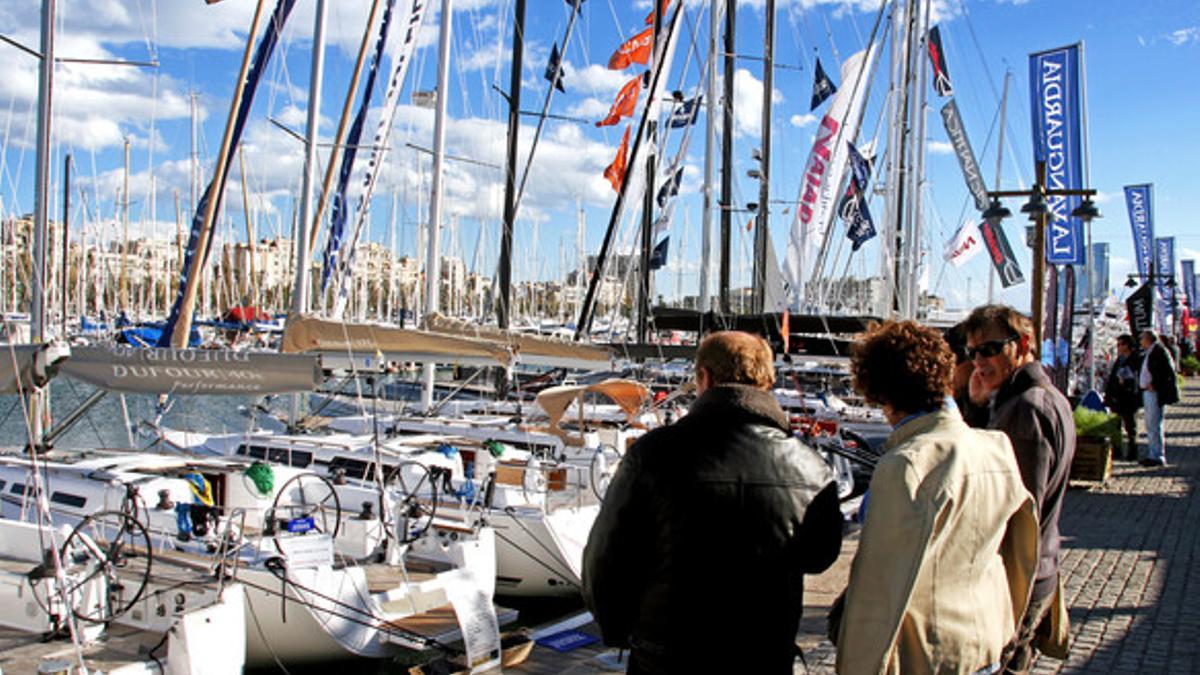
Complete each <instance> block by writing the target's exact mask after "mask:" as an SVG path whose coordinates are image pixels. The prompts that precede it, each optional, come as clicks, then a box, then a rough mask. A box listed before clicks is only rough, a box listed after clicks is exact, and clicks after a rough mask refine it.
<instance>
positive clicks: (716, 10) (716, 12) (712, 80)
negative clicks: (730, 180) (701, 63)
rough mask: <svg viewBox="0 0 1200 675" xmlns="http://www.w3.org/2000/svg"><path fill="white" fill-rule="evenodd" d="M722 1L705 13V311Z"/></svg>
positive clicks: (702, 280) (702, 249)
mask: <svg viewBox="0 0 1200 675" xmlns="http://www.w3.org/2000/svg"><path fill="white" fill-rule="evenodd" d="M723 7H724V5H723V4H722V0H712V5H711V7H709V10H708V64H709V65H708V70H707V73H708V74H707V76H706V77H705V80H704V90H705V91H704V96H705V97H706V100H705V102H704V105H705V108H704V110H705V124H704V203H703V207H702V211H701V214H700V232H701V235H700V307H699V310H700V311H701V312H707V311H709V309H711V307H710V306H709V305H711V304H712V302H711V298H710V297H709V277H710V276H711V273H710V270H709V267H710V266H711V265H712V202H713V167H714V162H713V145H714V142H715V140H716V134H717V127H716V124H715V123H714V120H716V118H717V50H718V49H719V47H718V46H717V34H718V32H719V31H720V21H721V9H722V8H723Z"/></svg>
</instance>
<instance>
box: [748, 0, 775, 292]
mask: <svg viewBox="0 0 1200 675" xmlns="http://www.w3.org/2000/svg"><path fill="white" fill-rule="evenodd" d="M766 14H767V16H766V19H767V21H766V27H765V30H764V34H763V40H764V46H763V100H762V129H761V131H760V135H761V138H762V140H761V143H762V148H761V149H760V150H759V153H758V164H759V166H758V172H759V179H758V223H757V227H756V228H755V230H754V281H753V285H752V288H751V298H752V302H751V311H752V312H754V313H755V314H762V313H763V312H764V311H765V309H766V308H765V305H766V288H767V246H770V239H769V238H768V237H769V227H770V215H769V214H770V211H771V209H770V205H771V180H770V175H771V92H772V90H773V88H774V86H775V85H774V82H775V0H767V7H766Z"/></svg>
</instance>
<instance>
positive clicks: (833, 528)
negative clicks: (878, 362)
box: [583, 331, 843, 675]
mask: <svg viewBox="0 0 1200 675" xmlns="http://www.w3.org/2000/svg"><path fill="white" fill-rule="evenodd" d="M695 372H696V391H697V393H698V394H699V398H698V399H697V400H696V402H695V403H694V404H693V405H692V407H691V409H690V411H689V412H688V414H687V415H686V416H684V417H683V418H682V419H680V420H679V421H678V422H676V423H675V424H673V425H671V426H666V427H659V428H657V429H654V430H653V431H650V432H649V433H647V434H646V435H645V436H642V437H641V438H640V439H638V440H637V442H636V443H634V444H633V445H632V446H631V447H630V448H629V450H628V452H626V453H625V456H624V458H623V459H622V460H621V463H620V465H619V467H618V469H617V472H616V475H615V476H613V479H612V482H611V483H610V484H609V487H608V490H607V492H606V493H605V496H604V502H603V504H602V505H601V507H600V514H599V515H598V516H597V518H596V522H595V524H594V525H593V527H592V530H591V533H590V534H589V536H588V541H587V547H586V548H585V550H584V554H583V597H584V600H585V602H586V603H587V606H588V608H589V609H590V610H591V612H592V615H593V616H594V617H595V618H596V622H597V623H598V624H599V625H600V631H601V633H602V634H603V637H604V641H605V643H606V644H609V645H613V646H619V647H630V648H631V653H630V659H629V672H630V673H684V672H695V673H707V672H726V673H766V674H768V675H770V674H773V673H778V674H780V675H783V674H784V673H787V674H789V675H790V673H792V668H793V663H794V661H795V657H796V654H797V653H798V651H797V648H796V633H797V631H798V630H799V626H800V614H801V610H802V609H803V607H804V575H805V574H806V573H816V572H821V571H823V570H825V569H826V568H828V567H829V566H830V565H832V564H833V562H834V561H835V560H836V559H837V556H838V553H839V552H840V550H841V543H842V521H843V518H842V513H841V510H840V507H839V502H838V495H837V484H836V483H835V481H834V477H833V472H832V471H831V470H830V468H829V466H828V465H827V464H826V463H825V460H824V459H822V458H821V456H820V455H818V454H817V452H816V451H815V450H813V449H812V448H809V447H807V446H805V445H804V444H802V443H801V442H800V441H799V440H798V439H796V438H795V437H793V436H792V434H791V431H790V428H789V420H788V417H787V415H786V414H785V413H784V412H783V409H782V408H780V407H779V403H778V402H777V401H776V400H775V397H774V395H772V393H771V387H772V386H774V382H775V368H774V363H773V359H772V356H771V348H770V347H769V346H768V345H767V343H766V341H765V340H763V339H762V338H760V337H758V336H755V335H750V334H748V333H741V332H734V331H729V332H720V333H714V334H712V335H710V336H708V337H707V338H705V339H704V341H703V342H701V343H700V347H699V349H698V350H697V352H696V366H695Z"/></svg>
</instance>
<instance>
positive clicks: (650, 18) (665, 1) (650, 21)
mask: <svg viewBox="0 0 1200 675" xmlns="http://www.w3.org/2000/svg"><path fill="white" fill-rule="evenodd" d="M670 4H671V0H662V4H661V5H659V8H658V15H659V16H660V17H662V18H663V19H666V18H667V5H670ZM646 25H647V26H653V25H654V10H650V13H649V14H647V15H646Z"/></svg>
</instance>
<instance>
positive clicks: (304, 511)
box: [267, 473, 342, 553]
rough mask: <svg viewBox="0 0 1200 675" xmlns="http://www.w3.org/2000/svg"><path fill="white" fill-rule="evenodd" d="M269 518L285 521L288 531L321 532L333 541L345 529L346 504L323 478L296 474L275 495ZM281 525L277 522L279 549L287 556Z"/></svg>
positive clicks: (276, 536)
mask: <svg viewBox="0 0 1200 675" xmlns="http://www.w3.org/2000/svg"><path fill="white" fill-rule="evenodd" d="M267 519H268V520H270V521H282V525H283V529H284V531H285V532H310V531H311V532H320V533H325V534H328V535H329V537H330V538H331V539H333V538H336V537H337V536H338V532H340V531H341V529H342V501H341V499H339V498H338V493H337V489H336V488H334V486H333V483H330V482H329V481H328V480H327V479H326V478H324V477H323V476H319V475H317V474H315V473H301V474H296V475H295V476H292V477H291V478H290V479H289V480H288V481H287V482H286V483H284V484H283V485H282V486H281V487H280V488H279V492H278V493H276V494H275V501H273V502H272V503H271V508H270V510H268V511H267ZM279 526H280V522H275V523H274V530H275V535H274V540H275V548H277V549H279V552H280V553H283V552H284V551H283V547H282V545H281V544H280V535H281V534H282V532H280V531H279Z"/></svg>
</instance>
